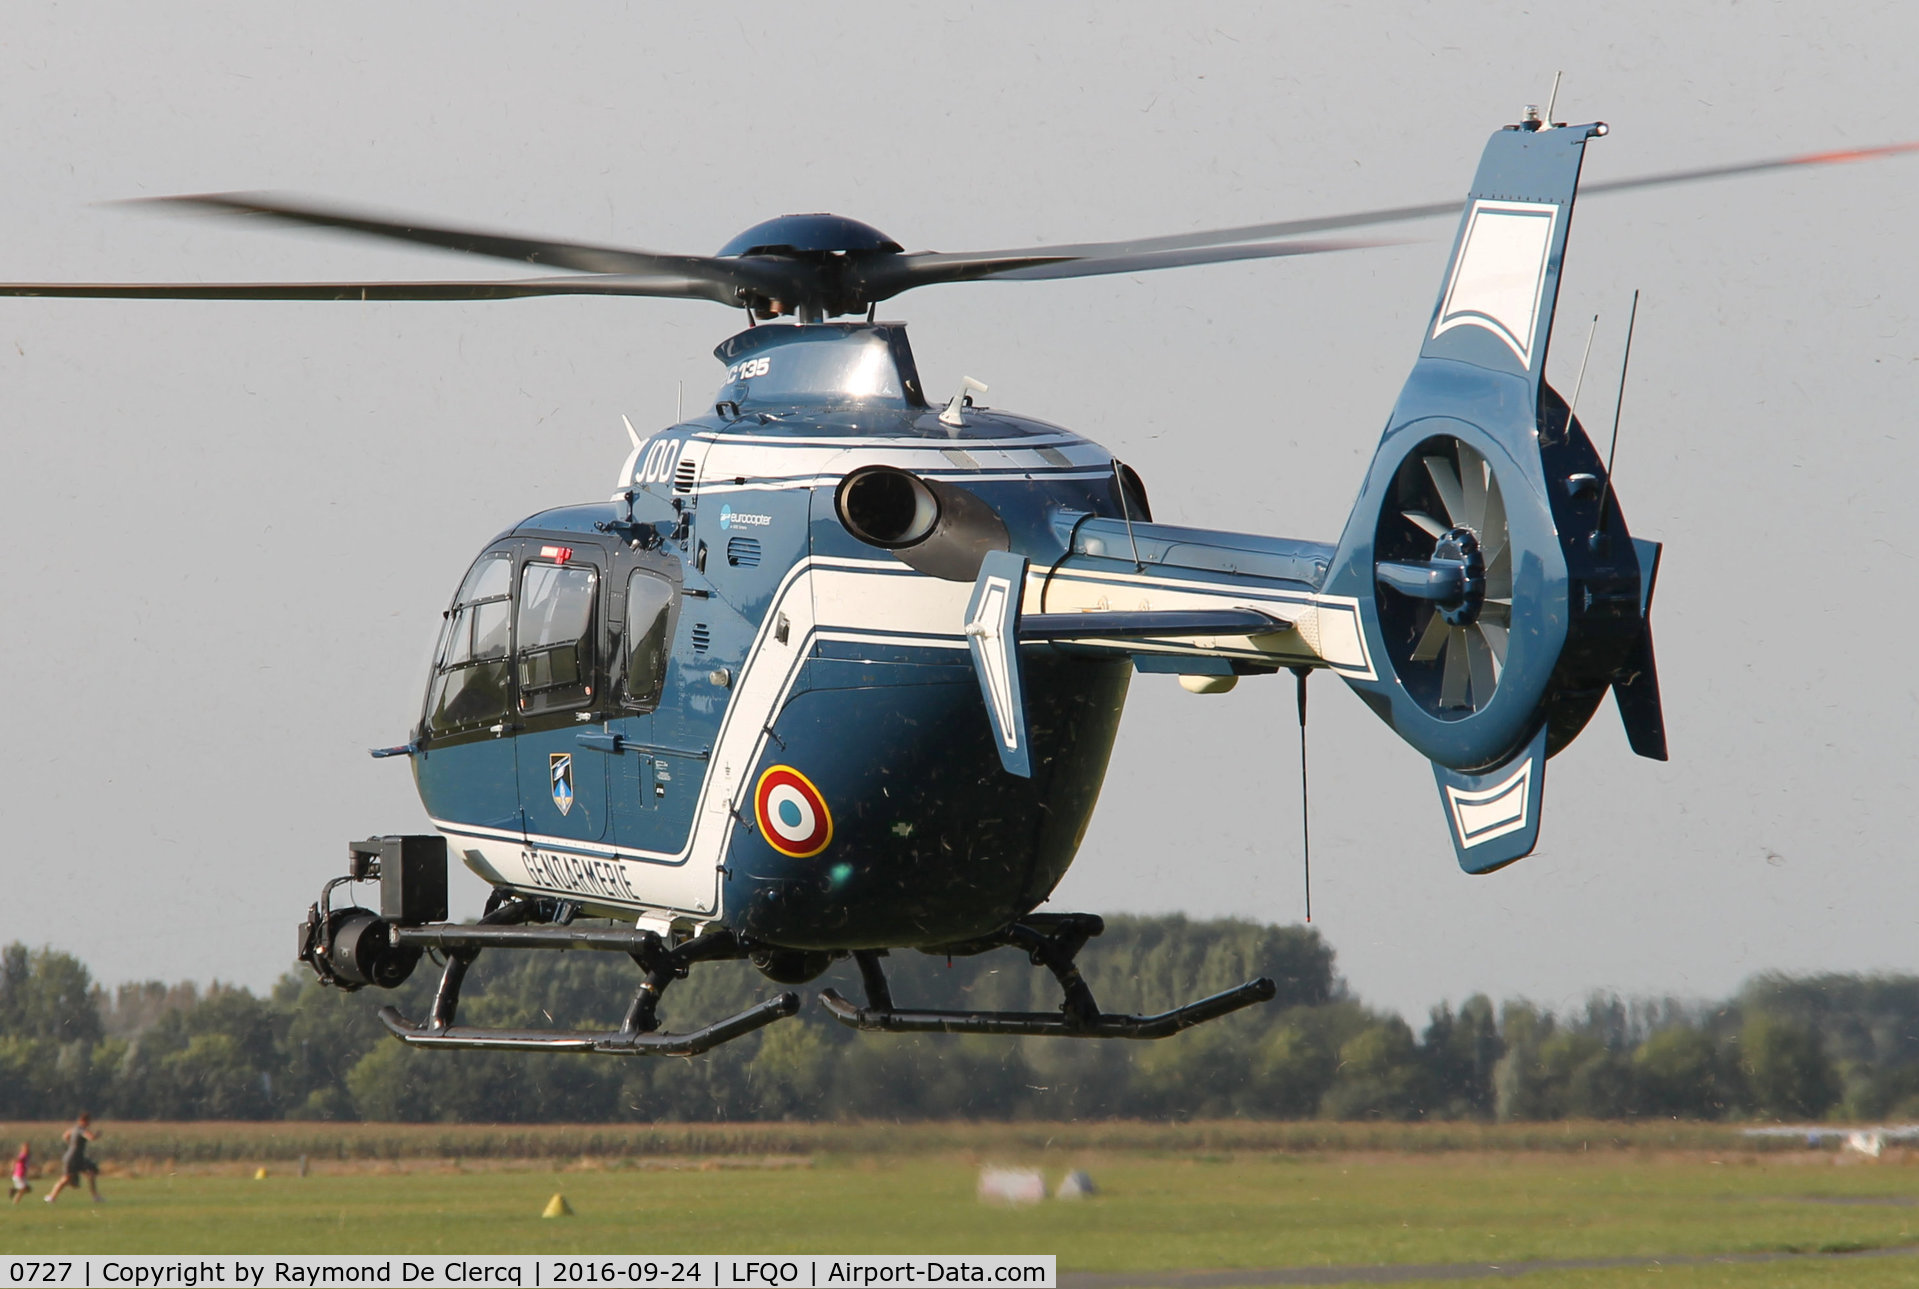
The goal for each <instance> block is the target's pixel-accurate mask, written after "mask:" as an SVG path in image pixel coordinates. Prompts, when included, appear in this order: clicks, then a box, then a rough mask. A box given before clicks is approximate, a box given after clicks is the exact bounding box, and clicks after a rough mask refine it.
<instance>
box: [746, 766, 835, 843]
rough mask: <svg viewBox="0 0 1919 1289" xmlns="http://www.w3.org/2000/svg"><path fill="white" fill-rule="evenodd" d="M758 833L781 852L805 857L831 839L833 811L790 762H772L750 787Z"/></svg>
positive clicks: (810, 781) (816, 789)
mask: <svg viewBox="0 0 1919 1289" xmlns="http://www.w3.org/2000/svg"><path fill="white" fill-rule="evenodd" d="M753 813H754V815H755V816H756V817H757V818H758V819H759V821H760V835H761V836H763V837H765V838H766V844H767V845H769V846H771V847H772V848H773V849H774V850H777V851H779V852H780V854H782V855H791V856H792V857H793V858H795V859H806V858H808V857H810V856H813V855H817V854H819V853H820V852H821V851H823V850H825V849H826V847H827V844H828V843H830V842H831V841H832V840H833V812H832V811H830V810H828V809H827V808H826V798H825V797H822V796H821V795H820V790H819V789H818V788H816V787H814V786H813V781H812V780H811V779H809V778H807V777H806V776H805V775H803V774H801V773H800V772H799V771H798V770H795V769H794V768H793V767H792V766H790V765H776V766H774V767H773V768H772V769H770V770H768V771H767V772H766V773H765V774H762V775H761V776H760V783H759V787H757V788H755V789H754V790H753Z"/></svg>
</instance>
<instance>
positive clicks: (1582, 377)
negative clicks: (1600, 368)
mask: <svg viewBox="0 0 1919 1289" xmlns="http://www.w3.org/2000/svg"><path fill="white" fill-rule="evenodd" d="M1598 330H1599V315H1598V314H1596V313H1595V314H1594V315H1593V320H1592V322H1591V323H1590V324H1589V325H1588V326H1587V327H1586V352H1585V353H1583V354H1581V355H1579V375H1578V376H1577V377H1575V378H1574V380H1573V401H1572V402H1570V403H1568V404H1566V429H1565V431H1564V432H1565V433H1567V434H1571V433H1572V429H1573V412H1574V410H1575V409H1576V408H1578V406H1579V390H1580V387H1581V386H1583V385H1584V384H1585V383H1586V360H1587V359H1588V358H1591V357H1592V356H1593V333H1594V332H1596V331H1598Z"/></svg>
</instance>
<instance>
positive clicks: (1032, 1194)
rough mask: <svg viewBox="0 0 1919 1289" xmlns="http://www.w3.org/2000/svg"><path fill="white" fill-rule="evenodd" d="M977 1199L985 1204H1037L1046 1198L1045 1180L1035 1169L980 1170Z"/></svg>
mask: <svg viewBox="0 0 1919 1289" xmlns="http://www.w3.org/2000/svg"><path fill="white" fill-rule="evenodd" d="M979 1197H980V1200H981V1202H982V1203H987V1204H1037V1203H1039V1202H1040V1201H1041V1200H1043V1199H1045V1198H1046V1179H1045V1178H1044V1177H1042V1176H1040V1174H1039V1170H1038V1169H1036V1168H982V1169H980V1170H979Z"/></svg>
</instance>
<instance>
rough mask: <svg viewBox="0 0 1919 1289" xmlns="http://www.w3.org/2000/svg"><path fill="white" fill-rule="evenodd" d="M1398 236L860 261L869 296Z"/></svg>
mask: <svg viewBox="0 0 1919 1289" xmlns="http://www.w3.org/2000/svg"><path fill="white" fill-rule="evenodd" d="M1396 244H1397V243H1396V242H1393V241H1375V240H1344V241H1318V242H1305V241H1300V242H1267V243H1262V244H1257V245H1249V246H1211V247H1196V248H1193V249H1189V250H1171V251H1154V252H1150V253H1144V254H1132V253H1127V254H1112V255H1077V256H1062V255H1054V254H1052V253H1051V251H1050V249H1049V250H1048V251H1047V252H1046V253H1032V254H1024V255H1022V254H1002V253H998V252H991V253H986V254H971V253H964V252H962V253H956V254H941V253H937V252H923V253H920V254H912V255H898V256H888V257H885V258H879V257H875V258H874V259H872V260H870V261H868V262H866V263H864V264H862V265H860V266H859V268H858V270H857V272H858V274H859V283H860V286H861V288H862V289H863V290H864V292H865V293H866V298H868V299H872V300H884V299H886V298H888V297H889V296H894V295H898V294H899V293H900V292H902V291H910V290H912V289H913V288H915V287H922V286H933V285H935V284H938V283H946V282H988V281H991V282H1039V281H1048V280H1052V279H1056V278H1075V277H1100V276H1102V275H1105V274H1109V273H1146V272H1151V271H1153V270H1155V269H1173V268H1185V267H1187V266H1188V265H1193V264H1221V263H1227V262H1230V261H1233V260H1264V259H1277V258H1281V257H1284V256H1292V255H1320V254H1324V253H1327V252H1330V251H1350V250H1359V249H1362V248H1364V247H1369V246H1391V245H1396Z"/></svg>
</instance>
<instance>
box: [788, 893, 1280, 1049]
mask: <svg viewBox="0 0 1919 1289" xmlns="http://www.w3.org/2000/svg"><path fill="white" fill-rule="evenodd" d="M1104 929H1105V928H1104V926H1103V924H1102V923H1101V922H1100V920H1099V919H1098V918H1094V917H1082V916H1080V915H1073V914H1068V915H1054V916H1048V917H1046V918H1045V919H1044V920H1042V919H1041V918H1038V917H1035V918H1032V919H1031V920H1030V921H1029V922H1027V923H1017V922H1016V923H1014V924H1013V925H1012V926H1010V927H1007V928H1006V929H1005V930H1004V931H1002V932H1000V933H999V934H998V935H996V936H994V937H991V939H992V941H993V942H995V943H997V944H1000V945H1010V946H1012V947H1015V948H1019V949H1024V950H1025V951H1026V953H1027V956H1028V957H1030V958H1031V959H1032V961H1033V964H1034V965H1035V966H1043V967H1045V968H1046V969H1047V970H1049V971H1051V972H1052V973H1053V977H1054V979H1056V980H1058V981H1059V983H1060V988H1061V990H1062V991H1063V992H1064V994H1065V1001H1063V1002H1062V1003H1061V1004H1060V1009H1059V1010H1058V1011H1057V1012H969V1011H937V1010H915V1009H910V1008H900V1007H895V1006H894V1005H893V993H892V989H891V988H890V987H889V986H888V984H887V981H886V974H885V972H884V971H883V970H882V969H881V966H880V954H879V952H878V951H876V950H872V949H861V950H858V951H856V952H855V953H854V955H853V958H854V961H855V962H857V963H858V964H859V969H860V980H861V982H862V983H863V984H864V985H865V987H866V1006H864V1007H860V1006H857V1005H856V1004H854V1003H852V1002H849V1001H848V1000H847V999H846V998H844V997H842V996H841V995H840V994H839V992H838V991H836V990H832V989H824V990H821V991H820V1003H821V1005H823V1006H824V1007H825V1008H826V1010H827V1011H829V1012H831V1013H832V1014H833V1017H834V1018H835V1019H836V1020H838V1021H839V1022H840V1023H841V1024H843V1025H848V1026H851V1027H852V1028H854V1029H858V1030H864V1031H866V1032H868V1033H885V1034H1022V1035H1032V1036H1046V1035H1051V1036H1057V1037H1062V1038H1138V1039H1152V1038H1168V1037H1170V1036H1172V1035H1174V1034H1177V1033H1179V1032H1180V1031H1181V1030H1183V1029H1191V1028H1192V1027H1193V1026H1195V1025H1199V1024H1203V1023H1204V1022H1206V1021H1209V1020H1213V1019H1216V1018H1217V1017H1220V1016H1224V1015H1226V1014H1227V1013H1228V1012H1235V1011H1238V1010H1239V1009H1240V1008H1242V1007H1250V1006H1251V1005H1252V1004H1254V1003H1262V1002H1267V1001H1269V1000H1270V999H1272V998H1273V996H1274V995H1275V994H1277V993H1278V992H1279V990H1278V987H1277V986H1276V985H1274V983H1273V982H1272V981H1271V980H1268V979H1266V978H1265V977H1261V978H1260V979H1258V980H1251V981H1248V982H1247V983H1245V984H1243V985H1238V986H1236V987H1234V988H1232V989H1228V990H1226V991H1224V992H1223V993H1217V994H1214V995H1212V996H1211V997H1209V998H1202V999H1200V1000H1199V1001H1197V1002H1191V1003H1187V1004H1186V1005H1185V1006H1183V1007H1175V1008H1174V1009H1173V1010H1171V1011H1167V1012H1160V1013H1158V1014H1157V1015H1153V1016H1131V1015H1108V1014H1107V1013H1105V1012H1102V1011H1101V1010H1100V1009H1099V1004H1098V1003H1097V1002H1096V1001H1095V1000H1094V998H1093V991H1092V988H1091V987H1090V986H1088V985H1087V983H1086V980H1085V978H1084V977H1083V976H1081V975H1080V972H1079V968H1078V966H1077V965H1075V963H1074V959H1075V958H1076V957H1077V956H1078V955H1079V951H1080V949H1081V948H1082V947H1084V946H1085V944H1086V941H1087V940H1088V939H1089V938H1090V937H1091V936H1095V935H1098V934H1099V933H1100V931H1102V930H1104ZM968 947H969V948H970V947H971V946H968ZM980 947H982V948H983V947H988V945H986V944H981V945H980Z"/></svg>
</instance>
